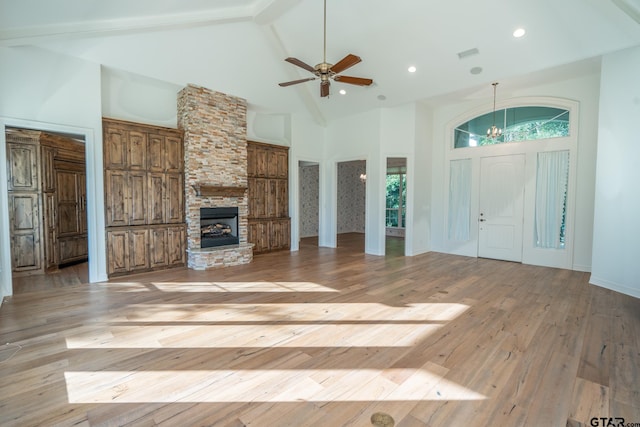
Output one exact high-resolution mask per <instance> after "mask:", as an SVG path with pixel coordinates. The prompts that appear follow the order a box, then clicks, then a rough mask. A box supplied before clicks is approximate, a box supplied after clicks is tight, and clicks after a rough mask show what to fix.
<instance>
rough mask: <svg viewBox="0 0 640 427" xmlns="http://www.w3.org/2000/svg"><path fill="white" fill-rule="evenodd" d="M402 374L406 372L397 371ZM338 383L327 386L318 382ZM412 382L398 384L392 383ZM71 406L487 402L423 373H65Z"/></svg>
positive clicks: (439, 377) (407, 370)
mask: <svg viewBox="0 0 640 427" xmlns="http://www.w3.org/2000/svg"><path fill="white" fill-rule="evenodd" d="M395 371H401V372H395ZM325 377H326V378H332V381H331V382H330V383H329V384H328V385H325V384H324V383H322V381H318V380H317V378H325ZM393 377H403V378H407V379H406V380H405V381H404V382H402V383H400V384H398V383H396V382H394V381H392V380H391V379H389V378H393ZM65 380H66V385H67V394H68V398H69V403H142V402H145V403H170V402H183V403H184V402H194V403H200V402H205V403H225V402H229V403H230V402H254V403H258V402H300V401H309V402H327V401H331V402H336V401H341V402H361V401H405V402H406V401H431V400H434V401H435V400H465V401H466V400H483V399H486V396H484V395H482V394H480V393H477V392H475V391H473V390H470V389H468V388H466V387H463V386H461V385H459V384H456V383H454V382H452V381H449V380H447V379H445V378H443V377H442V376H441V375H438V374H434V373H432V372H430V371H428V370H423V369H384V370H378V369H360V370H356V371H353V370H323V369H315V370H278V369H269V370H260V369H257V370H219V371H135V372H128V371H124V372H123V371H112V372H84V371H75V372H74V371H71V372H65Z"/></svg>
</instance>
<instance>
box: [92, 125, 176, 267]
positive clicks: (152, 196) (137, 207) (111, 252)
mask: <svg viewBox="0 0 640 427" xmlns="http://www.w3.org/2000/svg"><path fill="white" fill-rule="evenodd" d="M103 135H104V165H105V214H106V226H107V272H108V274H109V275H110V276H114V275H120V274H127V273H134V272H140V271H148V270H155V269H162V268H169V267H178V266H184V265H185V260H186V227H185V224H184V158H183V139H182V134H181V132H180V131H178V130H176V129H168V128H159V127H155V126H149V125H143V124H138V123H130V122H124V121H120V120H113V119H106V118H105V119H103Z"/></svg>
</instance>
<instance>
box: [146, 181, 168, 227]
mask: <svg viewBox="0 0 640 427" xmlns="http://www.w3.org/2000/svg"><path fill="white" fill-rule="evenodd" d="M147 176H148V181H149V184H148V189H147V195H148V199H149V202H148V205H147V206H148V211H147V216H148V222H149V224H162V223H163V222H164V215H165V214H164V199H165V197H166V196H165V193H166V191H165V188H164V178H165V176H164V174H163V173H149V174H148V175H147Z"/></svg>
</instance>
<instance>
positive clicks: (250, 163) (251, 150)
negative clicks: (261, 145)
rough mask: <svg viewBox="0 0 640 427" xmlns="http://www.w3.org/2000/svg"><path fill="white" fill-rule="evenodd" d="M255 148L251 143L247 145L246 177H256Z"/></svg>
mask: <svg viewBox="0 0 640 427" xmlns="http://www.w3.org/2000/svg"><path fill="white" fill-rule="evenodd" d="M256 168H257V166H256V146H255V145H253V144H252V143H250V142H249V143H247V176H249V177H255V176H256Z"/></svg>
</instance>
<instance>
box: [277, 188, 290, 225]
mask: <svg viewBox="0 0 640 427" xmlns="http://www.w3.org/2000/svg"><path fill="white" fill-rule="evenodd" d="M288 189H289V183H288V182H287V180H286V179H278V180H276V216H277V217H279V218H282V217H287V216H289V191H288Z"/></svg>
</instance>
